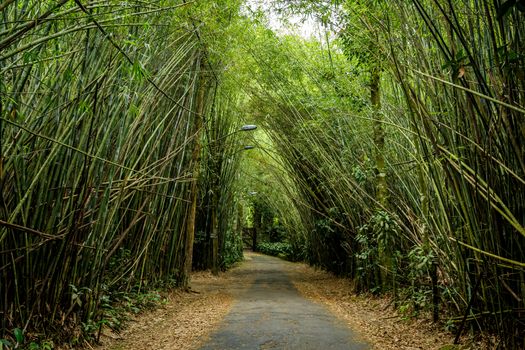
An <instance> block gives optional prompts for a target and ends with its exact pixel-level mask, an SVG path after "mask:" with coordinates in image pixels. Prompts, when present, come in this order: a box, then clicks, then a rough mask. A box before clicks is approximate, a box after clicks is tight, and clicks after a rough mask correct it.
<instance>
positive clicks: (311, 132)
mask: <svg viewBox="0 0 525 350" xmlns="http://www.w3.org/2000/svg"><path fill="white" fill-rule="evenodd" d="M274 5H275V7H274V9H276V11H277V12H278V13H282V14H283V15H289V14H291V13H294V14H296V15H300V16H310V17H311V18H315V19H316V21H317V22H318V23H319V26H318V31H317V37H315V38H311V39H309V40H307V39H304V38H302V37H299V36H296V35H291V34H289V33H288V34H287V33H281V34H277V33H276V32H275V31H272V30H270V29H268V28H267V26H266V22H267V19H266V17H265V16H266V15H265V13H263V12H262V11H256V10H254V9H253V8H252V9H250V8H248V7H245V6H243V4H242V1H240V0H220V1H213V2H211V1H194V2H190V1H183V0H180V1H163V0H150V1H127V2H122V1H112V0H107V1H92V0H90V1H88V0H70V1H68V0H46V1H35V0H3V1H2V2H0V12H1V14H2V22H1V23H2V26H1V28H0V32H1V35H0V72H1V73H0V74H1V75H0V76H1V80H0V137H1V143H0V186H1V188H0V322H1V329H2V331H1V333H0V339H2V341H3V342H5V343H7V342H10V343H16V342H17V341H18V342H26V343H28V342H29V341H31V340H34V341H35V346H37V345H36V344H37V342H38V341H40V342H41V343H40V344H41V345H42V344H44V342H45V341H46V340H51V339H62V340H64V339H66V340H67V341H69V342H71V343H73V344H74V343H75V342H77V343H78V342H81V341H83V340H84V339H86V338H92V339H93V338H96V336H97V334H98V332H99V330H100V328H101V327H102V326H103V325H108V326H110V327H118V326H119V319H118V310H117V308H119V307H122V305H127V307H129V308H132V309H134V308H137V307H142V306H147V305H148V304H149V303H150V302H152V301H155V299H156V298H158V295H157V294H155V293H152V291H154V290H156V289H158V288H166V287H171V286H187V284H188V279H189V275H190V271H191V268H192V265H193V266H194V267H196V268H212V270H213V271H217V270H218V269H220V268H224V267H227V266H229V265H230V264H231V263H233V262H234V261H236V260H238V259H240V258H241V255H242V241H241V231H242V227H243V226H253V227H254V228H255V229H257V230H259V232H265V236H264V235H263V236H261V237H266V238H267V240H268V241H269V242H268V243H265V242H261V244H260V247H261V249H265V250H267V251H268V252H273V253H274V254H280V253H282V255H289V257H290V258H294V259H296V258H302V259H305V260H307V261H309V262H310V263H312V264H315V265H318V266H321V267H323V268H326V269H329V270H331V271H334V272H335V273H338V274H342V275H345V276H349V277H351V278H352V279H353V280H354V281H355V286H356V288H357V290H359V291H371V292H374V293H389V294H391V295H392V297H393V299H394V305H395V307H398V308H399V309H400V310H403V311H404V312H407V313H409V314H414V315H415V314H417V313H419V312H421V311H425V310H432V311H433V313H434V317H435V318H436V319H437V318H442V319H444V320H446V321H447V323H446V325H447V327H448V328H449V329H451V330H454V331H455V332H457V333H458V334H459V333H461V332H462V330H463V329H462V328H464V327H465V326H469V327H470V328H472V329H481V330H486V331H488V332H490V333H492V334H494V335H496V336H497V339H498V340H497V341H498V342H499V346H500V347H502V348H521V347H523V346H524V342H525V340H524V333H525V324H524V322H525V317H524V314H523V312H524V309H525V305H524V299H525V271H524V268H525V262H524V261H523V256H524V251H523V249H524V247H525V238H524V236H525V228H524V222H525V157H524V153H525V142H524V140H525V123H524V118H525V107H524V106H525V54H524V52H525V48H524V45H525V39H524V38H525V27H524V26H525V24H524V23H523V22H524V21H523V19H524V13H523V12H522V11H523V10H524V5H523V2H522V1H499V0H495V1H475V0H449V1H438V0H412V1H403V2H397V1H396V2H392V1H377V0H376V1H373V0H365V1H354V0H339V1H336V0H333V1H328V0H326V1H308V0H296V1H284V0H283V1H275V2H274ZM251 123H256V124H257V125H258V126H259V128H258V130H257V131H255V132H240V131H239V129H240V127H241V126H242V125H243V124H251ZM246 145H253V146H256V147H255V148H254V149H253V150H249V151H248V150H244V149H243V147H244V146H246ZM281 250H282V251H281ZM37 338H38V339H39V340H37Z"/></svg>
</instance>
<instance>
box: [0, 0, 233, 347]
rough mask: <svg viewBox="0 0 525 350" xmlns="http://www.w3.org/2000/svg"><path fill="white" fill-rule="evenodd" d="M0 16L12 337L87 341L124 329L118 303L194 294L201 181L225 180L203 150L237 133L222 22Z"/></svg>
mask: <svg viewBox="0 0 525 350" xmlns="http://www.w3.org/2000/svg"><path fill="white" fill-rule="evenodd" d="M223 7H224V8H225V10H224V11H227V10H228V11H229V10H230V7H227V6H226V7H225V6H223ZM233 8H235V7H233ZM0 11H1V13H2V27H1V32H2V34H1V35H0V38H1V40H0V47H1V54H0V70H1V77H2V78H1V86H0V89H1V105H0V106H1V121H0V134H1V140H2V141H1V150H0V161H1V163H0V165H1V167H0V169H1V170H0V179H1V182H0V183H1V192H0V193H1V205H0V207H1V209H0V212H1V214H0V217H1V218H0V220H1V221H0V271H1V272H0V276H1V281H0V294H1V295H2V296H1V298H0V300H1V302H0V322H1V328H2V334H1V335H0V338H4V337H7V338H8V337H9V336H11V337H13V329H15V330H18V332H20V330H24V331H26V330H27V331H34V332H37V333H41V334H42V338H44V339H45V338H46V337H49V338H50V339H52V338H53V337H54V336H55V335H56V334H58V335H59V336H58V337H55V338H57V339H60V338H61V337H60V333H62V339H71V340H72V341H73V342H75V341H80V340H81V339H83V337H84V336H85V335H88V336H89V334H95V335H96V334H97V332H98V333H99V332H100V330H101V327H102V324H108V325H109V326H113V327H116V323H117V321H118V320H116V319H115V318H112V317H111V313H110V311H112V310H111V305H113V304H115V303H118V302H123V300H124V301H125V300H128V301H129V300H130V297H132V296H133V295H143V294H144V293H146V294H144V295H146V297H143V298H142V299H147V297H148V294H147V291H149V290H151V289H152V288H159V287H162V286H176V285H182V286H184V285H187V282H188V278H189V272H190V271H191V266H192V260H191V257H192V254H191V251H192V248H193V241H194V230H195V226H197V225H196V222H197V223H198V222H200V221H202V220H201V219H200V218H199V215H200V214H199V213H198V208H199V207H200V204H198V202H199V203H200V198H199V194H200V183H201V181H198V179H199V178H202V177H203V176H209V177H210V178H211V177H212V176H213V177H214V178H215V177H219V178H220V179H222V178H224V176H222V177H221V176H218V175H216V174H212V175H208V173H207V170H206V169H207V168H206V167H205V165H206V161H205V159H206V157H208V156H204V155H209V154H211V152H210V151H207V152H206V149H205V147H207V145H209V144H211V143H212V142H213V140H212V139H211V138H221V137H222V136H224V135H226V134H229V133H230V132H231V131H232V130H234V129H235V128H237V125H235V124H234V122H233V121H234V120H235V119H234V118H233V117H228V118H223V117H224V116H225V115H226V114H228V115H233V114H234V112H232V110H233V106H234V104H235V100H234V98H232V97H230V96H229V95H228V93H227V92H226V90H227V87H226V86H224V85H221V84H220V77H219V72H220V69H219V66H220V64H221V63H220V62H219V60H218V59H217V58H214V57H213V53H212V52H211V50H210V49H209V48H208V47H207V46H206V44H205V42H204V40H205V35H206V33H203V34H202V35H201V33H200V32H201V31H202V32H206V31H208V32H207V35H211V34H212V33H213V30H214V29H213V26H214V25H215V26H218V25H219V24H218V22H217V21H215V22H214V21H213V19H212V16H214V14H213V13H207V11H209V6H207V5H206V4H205V3H203V4H202V6H197V5H196V4H192V5H190V4H186V3H185V2H184V1H176V2H174V1H150V2H143V1H135V2H133V1H132V2H120V1H16V0H15V1H2V2H1V4H0ZM206 15H208V17H207V18H206V19H207V20H208V22H207V23H203V22H202V18H203V16H206ZM215 17H216V18H217V20H219V19H220V17H219V16H217V15H215ZM223 17H225V15H223ZM221 25H223V24H221ZM203 130H206V132H204V131H203ZM208 131H209V132H208ZM232 136H235V135H232ZM230 139H231V138H230ZM230 141H231V142H230V143H229V144H227V145H226V146H225V147H222V149H221V150H222V152H227V151H228V150H231V149H232V147H234V146H236V142H233V141H234V139H233V140H230ZM201 154H202V155H203V156H202V157H201ZM235 157H236V156H235V155H232V157H231V158H232V159H233V160H234V159H235ZM215 158H217V157H215ZM235 164H236V162H235V161H232V162H231V165H228V166H224V167H222V169H223V170H222V171H223V172H224V173H225V174H227V170H228V169H234V166H235ZM201 168H202V169H201ZM202 183H206V180H203V181H202ZM204 187H205V186H204ZM226 190H227V189H221V191H226ZM203 191H206V188H204V189H203ZM218 196H219V194H217V195H216V197H218ZM222 227H223V228H227V225H222ZM151 297H152V298H154V297H155V296H154V295H153V296H151ZM122 298H127V299H122ZM145 302H146V301H144V303H145ZM134 303H137V304H140V303H141V302H140V301H137V300H134ZM139 306H140V305H139ZM108 312H109V313H108ZM80 325H82V327H80V328H79V327H77V326H80ZM76 330H78V331H76ZM15 333H16V332H15ZM82 333H84V334H82ZM99 334H100V333H99ZM16 335H17V334H15V336H16ZM75 338H76V340H75Z"/></svg>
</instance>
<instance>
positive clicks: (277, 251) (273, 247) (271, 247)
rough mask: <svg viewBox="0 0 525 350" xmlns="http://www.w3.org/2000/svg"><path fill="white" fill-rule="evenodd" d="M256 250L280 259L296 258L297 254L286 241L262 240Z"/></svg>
mask: <svg viewBox="0 0 525 350" xmlns="http://www.w3.org/2000/svg"><path fill="white" fill-rule="evenodd" d="M257 251H259V252H261V253H263V254H266V255H272V256H277V257H279V258H281V259H286V260H292V261H296V260H297V254H296V253H295V252H294V249H293V247H292V245H291V244H290V243H288V242H274V243H270V242H262V243H259V244H258V245H257Z"/></svg>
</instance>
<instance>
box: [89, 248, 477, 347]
mask: <svg viewBox="0 0 525 350" xmlns="http://www.w3.org/2000/svg"><path fill="white" fill-rule="evenodd" d="M276 271H278V272H279V273H277V274H276V273H275V272H276ZM275 276H280V277H275ZM283 276H285V277H283ZM276 278H277V279H276ZM283 278H284V279H283ZM191 287H192V288H191V291H190V292H181V291H175V292H172V293H170V294H169V295H167V296H166V301H165V302H164V303H163V305H161V306H160V307H159V308H158V309H157V310H154V311H149V312H144V313H142V314H140V315H138V316H134V317H133V318H132V319H131V321H130V322H129V324H128V327H127V328H126V329H125V330H124V331H122V332H121V333H120V334H115V333H111V332H105V333H104V335H103V336H102V338H101V343H102V345H100V346H97V347H95V349H97V350H125V349H144V348H148V349H165V350H168V349H188V350H189V349H221V348H224V346H227V347H228V348H231V349H234V348H246V349H257V348H259V349H271V348H275V349H283V348H284V349H295V348H304V344H302V345H301V344H289V346H283V345H282V344H283V343H282V341H283V339H285V338H287V339H291V336H292V335H293V334H296V333H297V332H298V331H301V330H300V327H295V328H293V327H294V326H293V324H294V323H297V322H295V321H294V319H295V320H297V321H299V322H303V321H302V320H303V319H305V318H308V317H310V316H311V315H313V316H312V317H317V319H319V320H321V321H320V322H324V321H326V319H328V321H329V322H331V323H332V324H333V325H330V326H326V327H325V328H333V327H335V330H334V331H333V332H334V333H333V336H335V337H337V336H339V333H340V330H341V329H340V328H341V326H342V327H346V329H347V331H348V334H349V336H350V338H349V339H350V342H352V343H353V342H354V341H355V344H356V345H355V346H356V347H355V348H356V349H367V348H371V349H385V350H389V349H407V350H408V349H425V350H427V349H428V350H429V349H436V350H437V349H480V348H481V346H480V344H472V343H470V344H469V345H463V346H461V347H452V346H450V344H452V341H453V336H452V335H451V334H450V333H447V332H444V331H442V330H441V329H440V328H439V327H438V326H435V325H433V324H432V322H431V321H429V320H414V319H405V318H404V317H403V315H400V314H398V313H397V312H396V311H395V310H393V308H392V307H390V301H389V300H388V299H386V298H375V297H371V296H366V295H356V294H355V293H352V289H351V285H350V282H349V281H348V280H346V279H342V278H338V277H335V276H333V275H332V274H330V273H326V272H323V271H319V270H316V269H314V268H312V267H309V266H307V265H305V264H301V263H291V262H286V261H282V260H280V259H277V258H273V257H267V256H263V255H259V254H254V253H245V261H244V262H242V263H240V264H238V265H237V266H236V267H234V268H233V269H231V270H230V271H228V272H226V273H221V274H220V275H219V276H218V277H216V276H213V275H211V274H210V273H209V272H200V273H196V274H194V275H193V277H192V283H191ZM254 288H255V289H254ZM279 289H280V291H279ZM268 293H270V294H268ZM272 293H273V294H272ZM276 293H277V294H276ZM279 295H287V297H286V298H288V299H282V300H284V302H283V303H281V304H280V305H279V304H275V305H274V304H272V303H278V301H276V300H277V297H278V298H280V297H279ZM296 295H297V296H296ZM290 298H292V299H290ZM297 298H299V299H304V301H303V300H299V299H297ZM254 302H256V303H254ZM298 303H302V304H298ZM286 304H288V306H285V305H286ZM303 304H304V305H307V306H304V305H303ZM310 304H314V306H312V305H310ZM265 305H267V307H265ZM301 305H302V306H301ZM305 307H306V308H307V309H304V310H303V311H304V312H303V314H302V315H299V317H298V315H294V314H293V313H294V312H295V311H294V310H296V309H300V308H305ZM310 307H312V308H313V309H308V308H310ZM320 309H322V310H320ZM272 310H273V311H272ZM312 310H315V311H312ZM325 312H326V314H327V315H329V317H326V315H324V314H323V315H324V316H318V315H317V316H316V315H314V314H316V313H321V314H322V313H325ZM260 313H262V314H264V315H265V316H264V317H259V316H256V317H257V319H254V315H256V314H257V315H259V314H260ZM284 313H286V315H285V316H283V314H284ZM247 314H250V315H248V316H247ZM276 314H279V316H276ZM305 316H306V317H305ZM268 317H276V319H277V321H278V322H277V324H279V322H280V321H281V320H279V318H281V319H282V318H283V317H285V318H286V322H288V324H290V325H291V328H290V329H288V330H285V329H286V328H287V326H282V325H281V326H276V327H275V328H268V329H266V328H264V327H270V326H266V325H264V324H262V323H260V322H261V320H262V319H265V318H266V319H267V318H268ZM272 322H273V321H272ZM283 324H284V323H283ZM261 325H262V326H261ZM303 326H304V325H301V327H303ZM257 327H262V329H263V330H264V332H262V333H264V335H262V333H261V332H259V330H260V329H259V328H257ZM243 329H246V330H248V337H245V335H243V334H241V333H243V332H238V334H236V332H237V331H239V330H241V331H242V330H243ZM283 330H284V332H283ZM252 331H253V332H252ZM250 332H252V333H250ZM273 332H275V334H274V335H273V337H274V338H273V339H271V337H272V334H269V333H273ZM330 332H332V331H330ZM277 333H279V334H277ZM263 336H264V337H268V336H269V337H270V338H269V340H268V341H266V342H264V339H262V338H261V337H263ZM242 337H244V338H242ZM283 337H284V338H283ZM300 337H301V335H300V334H298V337H296V338H300ZM303 338H304V336H303ZM250 339H252V340H250ZM305 339H306V338H305ZM317 340H319V339H316V337H312V338H310V339H309V340H308V341H310V342H314V343H315V341H317ZM247 341H253V342H254V343H253V344H249V343H246V342H247ZM294 341H295V340H294ZM256 342H259V344H260V345H259V346H255V344H256ZM235 344H238V347H236V345H235ZM363 344H368V345H364V346H363ZM254 346H255V347H254ZM294 346H295V347H294ZM333 348H338V347H337V344H336V345H335V346H334V347H333Z"/></svg>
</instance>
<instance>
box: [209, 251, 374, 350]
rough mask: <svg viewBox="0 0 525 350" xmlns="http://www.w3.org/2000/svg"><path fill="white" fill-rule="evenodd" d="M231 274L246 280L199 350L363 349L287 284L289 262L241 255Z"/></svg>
mask: <svg viewBox="0 0 525 350" xmlns="http://www.w3.org/2000/svg"><path fill="white" fill-rule="evenodd" d="M246 258H247V259H246V260H247V261H246V262H244V263H243V265H242V267H240V268H237V269H236V270H235V271H233V273H234V274H235V275H236V277H237V278H238V280H242V281H246V282H247V283H240V286H232V287H233V288H237V289H235V290H234V296H235V299H236V301H235V304H234V306H233V308H232V310H231V311H230V313H229V314H228V315H227V316H226V318H225V319H224V321H223V322H222V324H221V326H220V327H219V329H218V330H217V331H216V332H215V333H213V334H212V335H211V336H210V339H209V341H208V342H207V343H206V344H205V345H204V346H203V347H201V349H202V350H219V349H220V350H226V349H228V350H229V349H231V350H234V349H250V350H255V349H298V350H299V349H300V350H308V349H312V350H313V349H315V350H320V349H323V350H324V349H341V350H342V349H345V350H364V349H369V346H367V345H366V344H364V343H362V342H359V341H358V340H357V339H356V335H355V334H354V333H353V332H352V330H350V329H348V327H347V326H346V325H345V324H344V322H342V321H340V320H339V319H337V318H336V317H335V316H334V315H333V314H331V313H330V312H329V311H328V310H327V309H326V308H324V307H323V306H321V305H319V304H316V303H313V302H311V301H309V300H307V299H305V298H304V297H303V296H301V295H300V294H299V293H298V292H297V290H296V289H295V287H294V286H293V283H292V281H293V279H294V278H300V276H297V273H296V272H294V264H292V263H288V262H285V261H282V260H280V259H277V258H273V257H269V256H263V255H258V254H247V256H246Z"/></svg>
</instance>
